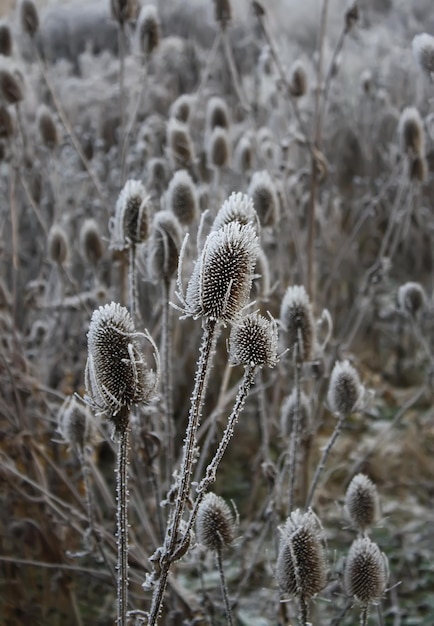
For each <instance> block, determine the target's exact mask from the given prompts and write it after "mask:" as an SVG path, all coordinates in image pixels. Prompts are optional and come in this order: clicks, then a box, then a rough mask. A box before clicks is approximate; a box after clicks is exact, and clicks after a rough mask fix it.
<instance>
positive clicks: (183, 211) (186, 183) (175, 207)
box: [166, 170, 198, 226]
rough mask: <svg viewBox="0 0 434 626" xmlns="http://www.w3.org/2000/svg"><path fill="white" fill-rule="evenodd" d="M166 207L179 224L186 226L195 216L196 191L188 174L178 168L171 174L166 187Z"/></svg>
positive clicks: (196, 212) (196, 209)
mask: <svg viewBox="0 0 434 626" xmlns="http://www.w3.org/2000/svg"><path fill="white" fill-rule="evenodd" d="M166 202H167V208H168V209H170V210H171V211H173V213H174V214H175V215H176V217H177V218H178V220H179V222H180V224H182V225H183V226H188V225H189V224H191V223H192V222H194V220H195V219H196V217H197V214H198V206H197V193H196V187H195V185H194V183H193V180H192V178H191V176H190V174H189V173H188V172H187V171H186V170H178V171H177V172H175V174H174V175H173V178H172V180H171V181H170V183H169V187H168V189H167V197H166Z"/></svg>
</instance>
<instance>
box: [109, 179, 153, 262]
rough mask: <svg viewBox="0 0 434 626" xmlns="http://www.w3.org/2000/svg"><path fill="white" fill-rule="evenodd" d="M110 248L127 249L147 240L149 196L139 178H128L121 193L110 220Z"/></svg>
mask: <svg viewBox="0 0 434 626" xmlns="http://www.w3.org/2000/svg"><path fill="white" fill-rule="evenodd" d="M109 229H110V248H112V249H113V250H125V249H126V248H129V247H130V246H131V245H136V244H139V243H142V242H143V241H145V239H146V238H147V236H148V229H149V198H148V195H147V192H146V189H145V187H144V186H143V185H142V183H141V182H140V181H138V180H128V181H127V182H126V183H125V185H124V187H123V189H122V191H121V192H120V194H119V197H118V200H117V202H116V208H115V214H114V217H113V218H111V220H110V222H109Z"/></svg>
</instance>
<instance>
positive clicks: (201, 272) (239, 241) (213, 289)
mask: <svg viewBox="0 0 434 626" xmlns="http://www.w3.org/2000/svg"><path fill="white" fill-rule="evenodd" d="M258 251H259V243H258V237H257V235H256V232H255V230H254V229H253V228H252V227H251V226H250V225H247V226H241V225H240V224H239V223H237V222H230V223H229V224H226V225H225V226H223V227H222V228H220V229H219V230H213V231H211V233H210V234H209V235H208V237H207V239H206V241H205V245H204V248H203V250H202V253H201V255H200V257H199V259H198V260H197V261H196V263H195V266H194V269H193V273H192V276H191V278H190V281H189V283H188V286H187V293H186V298H185V308H186V314H187V315H193V316H195V317H196V316H200V315H202V316H204V317H207V318H210V319H216V320H221V321H224V322H229V321H233V320H234V319H236V318H237V317H238V316H239V314H240V313H241V311H242V309H243V308H244V307H245V306H246V304H247V301H248V298H249V294H250V289H251V286H252V279H253V270H254V267H255V263H256V258H257V256H258Z"/></svg>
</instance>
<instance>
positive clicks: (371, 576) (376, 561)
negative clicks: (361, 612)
mask: <svg viewBox="0 0 434 626" xmlns="http://www.w3.org/2000/svg"><path fill="white" fill-rule="evenodd" d="M387 579H388V566H387V559H386V556H385V555H384V554H383V553H382V552H380V549H379V547H378V546H377V544H376V543H374V542H373V541H371V540H370V539H369V537H361V538H358V539H356V540H355V541H353V543H352V545H351V547H350V550H349V553H348V556H347V561H346V564H345V572H344V587H345V592H346V593H347V595H349V596H351V597H354V598H356V600H358V601H359V602H360V603H361V604H364V605H367V604H370V603H371V602H377V601H378V600H380V598H381V596H382V595H383V593H384V592H385V589H386V584H387Z"/></svg>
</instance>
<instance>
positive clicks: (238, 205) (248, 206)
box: [212, 192, 259, 230]
mask: <svg viewBox="0 0 434 626" xmlns="http://www.w3.org/2000/svg"><path fill="white" fill-rule="evenodd" d="M231 222H237V223H238V224H240V226H246V225H247V224H249V225H250V226H252V227H253V228H255V229H256V230H258V228H259V220H258V215H257V213H256V211H255V207H254V206H253V201H252V199H251V198H249V196H248V195H246V194H245V193H240V192H237V193H235V192H232V193H231V195H230V196H229V198H227V199H226V200H225V201H224V202H223V204H222V206H221V208H220V210H219V212H218V213H217V215H216V217H215V219H214V222H213V225H212V230H219V229H220V228H222V227H223V226H224V225H225V224H230V223H231Z"/></svg>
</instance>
